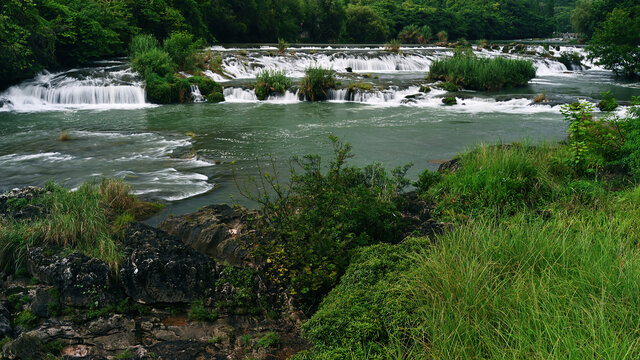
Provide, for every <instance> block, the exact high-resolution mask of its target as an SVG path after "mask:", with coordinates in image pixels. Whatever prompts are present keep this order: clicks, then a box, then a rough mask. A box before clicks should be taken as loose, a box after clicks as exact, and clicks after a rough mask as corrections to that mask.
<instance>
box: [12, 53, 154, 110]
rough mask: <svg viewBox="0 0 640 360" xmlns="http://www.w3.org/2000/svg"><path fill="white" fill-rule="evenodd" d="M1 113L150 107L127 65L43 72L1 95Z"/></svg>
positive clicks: (137, 80)
mask: <svg viewBox="0 0 640 360" xmlns="http://www.w3.org/2000/svg"><path fill="white" fill-rule="evenodd" d="M0 99H2V100H1V101H0V104H2V106H1V107H0V110H2V109H5V110H10V111H49V110H64V109H114V108H139V107H144V106H148V105H149V104H147V103H146V100H145V92H144V89H143V88H142V83H141V81H140V80H139V79H138V78H137V76H136V75H135V74H134V73H133V72H131V71H130V70H129V69H128V67H127V66H126V65H124V64H118V65H114V66H106V67H96V68H86V69H80V70H75V69H74V70H69V71H66V72H61V73H48V72H43V73H41V74H39V75H37V76H36V77H35V78H34V79H32V80H28V81H25V82H23V83H22V84H19V85H16V86H12V87H10V88H9V89H7V90H6V91H5V92H4V93H2V94H0Z"/></svg>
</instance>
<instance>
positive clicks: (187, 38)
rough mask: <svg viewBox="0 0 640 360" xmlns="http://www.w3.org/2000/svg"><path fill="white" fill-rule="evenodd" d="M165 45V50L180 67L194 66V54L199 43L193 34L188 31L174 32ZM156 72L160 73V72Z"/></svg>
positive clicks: (165, 41) (184, 68)
mask: <svg viewBox="0 0 640 360" xmlns="http://www.w3.org/2000/svg"><path fill="white" fill-rule="evenodd" d="M163 47H164V51H166V52H167V54H169V57H170V58H171V60H173V62H174V63H175V64H177V65H178V68H180V69H183V70H191V69H186V67H193V64H194V63H195V59H194V56H195V54H196V50H197V45H196V44H195V43H194V41H193V35H191V34H189V33H187V32H176V33H173V34H171V35H170V36H169V37H168V38H166V39H165V40H164V43H163ZM156 73H157V74H160V73H158V72H156ZM160 75H161V74H160Z"/></svg>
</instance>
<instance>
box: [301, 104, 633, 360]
mask: <svg viewBox="0 0 640 360" xmlns="http://www.w3.org/2000/svg"><path fill="white" fill-rule="evenodd" d="M638 100H640V99H635V101H634V102H635V104H636V106H634V107H632V108H631V110H630V111H629V113H628V115H627V117H626V118H622V119H620V118H618V119H612V117H613V115H611V114H610V115H609V118H606V119H605V120H602V121H594V120H593V119H592V118H591V114H590V112H589V106H587V105H586V104H573V105H571V106H567V107H565V110H564V112H565V114H566V119H567V121H568V122H569V124H570V126H569V138H568V140H567V141H565V142H563V143H561V144H557V145H537V146H533V145H526V144H510V145H503V144H499V145H481V146H478V147H477V148H475V149H474V150H472V151H471V152H469V153H466V154H463V155H461V156H460V157H459V158H457V159H455V160H453V161H451V162H449V163H448V164H447V166H443V167H442V169H443V170H442V171H441V172H438V173H432V172H429V171H425V172H424V173H423V174H422V175H421V176H420V180H419V181H418V182H417V183H416V188H417V191H418V193H419V194H420V197H422V198H423V199H424V200H425V201H426V202H428V203H431V204H432V208H433V209H434V210H433V215H434V216H435V217H436V218H437V219H439V220H440V221H443V222H445V224H446V225H445V228H444V230H443V231H442V232H440V233H437V234H436V235H435V236H432V237H430V238H409V239H405V240H404V241H402V242H401V243H399V244H397V245H394V244H376V245H372V246H365V247H361V248H359V249H357V250H355V251H354V252H353V253H352V256H351V265H350V266H349V267H348V268H347V269H346V271H345V275H344V276H343V277H342V279H341V280H340V282H339V284H338V286H337V287H336V288H334V289H333V290H332V291H331V292H330V293H329V294H328V295H327V296H326V297H325V298H324V300H323V301H322V303H321V305H320V306H319V309H318V311H317V312H316V313H315V314H314V315H313V316H312V317H311V319H310V320H309V321H307V322H306V323H305V324H304V325H303V335H304V336H305V337H306V338H307V339H309V340H310V342H311V343H312V344H313V348H312V349H310V350H309V351H306V352H303V353H300V354H298V355H296V357H295V358H296V359H365V358H366V359H425V358H435V359H461V358H464V359H467V358H469V359H470V358H482V359H498V358H499V359H503V358H529V357H535V358H544V359H566V358H576V359H582V358H593V357H594V354H597V355H595V357H604V358H611V359H618V358H620V359H622V358H629V359H632V358H637V357H639V356H640V348H638V346H637V342H638V339H639V338H640V326H639V325H638V324H640V314H639V313H638V312H637V311H636V310H635V309H636V308H637V306H639V305H640V252H639V251H638V244H637V239H638V237H640V186H638V185H637V183H638V180H639V179H640V178H639V177H638V175H637V174H638V173H639V172H638V170H640V162H638V161H637V159H638V158H639V157H638V156H637V152H638V147H637V144H638V142H639V141H640V131H639V130H638V129H640V108H639V107H638V106H637V104H638V103H640V102H639V101H638ZM609 130H611V131H609ZM577 146H578V147H580V148H581V151H579V152H576V147H577ZM445 169H446V170H445Z"/></svg>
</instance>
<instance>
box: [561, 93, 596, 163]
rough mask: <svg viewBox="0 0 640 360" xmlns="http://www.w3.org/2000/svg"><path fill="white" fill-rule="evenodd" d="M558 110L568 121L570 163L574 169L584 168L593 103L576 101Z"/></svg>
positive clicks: (587, 151) (591, 122)
mask: <svg viewBox="0 0 640 360" xmlns="http://www.w3.org/2000/svg"><path fill="white" fill-rule="evenodd" d="M560 112H561V113H562V115H564V119H565V121H568V122H569V127H568V128H567V133H568V134H569V146H570V148H571V152H572V157H573V158H572V161H571V162H572V165H573V167H574V168H575V169H576V171H578V172H581V171H583V170H584V168H585V162H586V158H587V156H588V153H589V141H588V129H589V127H590V126H591V125H592V124H593V105H591V103H587V102H582V103H581V102H576V103H573V104H567V105H563V106H562V107H561V110H560Z"/></svg>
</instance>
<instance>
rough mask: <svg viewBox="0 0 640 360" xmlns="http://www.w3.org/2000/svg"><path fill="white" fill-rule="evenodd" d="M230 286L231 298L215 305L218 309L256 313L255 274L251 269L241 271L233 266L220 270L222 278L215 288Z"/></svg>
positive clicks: (257, 310) (241, 269)
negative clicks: (225, 308)
mask: <svg viewBox="0 0 640 360" xmlns="http://www.w3.org/2000/svg"><path fill="white" fill-rule="evenodd" d="M229 285H231V287H232V288H233V297H232V298H231V299H228V300H227V301H225V302H224V303H219V304H217V305H218V306H219V307H227V308H231V309H233V310H234V311H235V312H236V313H238V312H246V313H257V312H259V309H258V308H257V306H258V297H257V294H258V290H257V282H256V273H255V271H253V270H251V269H243V268H239V267H234V266H226V267H225V268H224V269H223V270H222V276H221V277H220V278H219V279H218V280H217V281H216V287H217V288H218V289H223V288H225V287H226V286H229Z"/></svg>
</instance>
